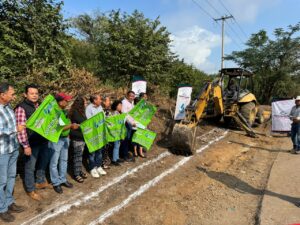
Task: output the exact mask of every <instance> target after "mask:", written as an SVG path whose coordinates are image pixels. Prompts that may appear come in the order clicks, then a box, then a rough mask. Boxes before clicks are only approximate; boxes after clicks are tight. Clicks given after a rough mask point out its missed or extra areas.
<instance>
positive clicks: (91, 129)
mask: <svg viewBox="0 0 300 225" xmlns="http://www.w3.org/2000/svg"><path fill="white" fill-rule="evenodd" d="M80 128H81V130H82V133H83V137H84V140H85V143H86V145H87V147H88V149H89V152H90V153H92V152H95V151H97V150H99V149H101V148H102V147H103V146H105V145H106V144H107V140H106V132H105V131H106V126H105V116H104V113H103V112H101V113H98V114H96V115H95V116H93V117H91V118H89V119H88V120H86V121H84V122H83V123H81V124H80Z"/></svg>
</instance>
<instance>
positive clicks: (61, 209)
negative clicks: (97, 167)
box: [21, 151, 170, 225]
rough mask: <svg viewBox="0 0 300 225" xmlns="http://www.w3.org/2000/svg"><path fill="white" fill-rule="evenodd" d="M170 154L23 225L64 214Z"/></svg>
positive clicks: (33, 224)
mask: <svg viewBox="0 0 300 225" xmlns="http://www.w3.org/2000/svg"><path fill="white" fill-rule="evenodd" d="M168 155H170V153H169V152H167V151H165V152H163V153H161V154H160V155H158V156H157V157H156V158H154V159H151V160H149V161H147V162H144V163H143V164H141V165H139V166H137V167H135V168H133V169H130V170H127V171H126V172H125V173H124V174H122V175H121V176H119V177H116V178H114V179H113V180H112V181H111V182H109V183H108V184H106V185H104V186H101V187H100V188H99V189H98V190H96V191H94V192H91V193H89V194H88V195H85V196H83V197H82V198H81V199H79V200H77V201H75V202H72V203H69V204H65V205H62V206H59V207H56V208H55V209H52V210H51V213H48V211H49V210H47V213H46V212H45V213H41V214H39V215H38V216H36V217H34V218H32V219H30V220H28V221H26V222H23V223H22V224H21V225H26V224H30V225H38V224H43V223H44V222H45V221H47V220H48V219H51V218H53V217H56V216H58V215H60V214H62V213H64V212H67V211H68V210H70V209H71V208H72V207H76V206H80V205H81V204H83V203H86V202H87V201H89V200H90V199H92V198H93V197H96V196H98V195H99V194H100V193H101V192H103V191H105V190H106V189H107V188H109V187H111V186H112V185H114V184H116V183H119V182H120V181H122V180H123V179H125V178H126V177H127V176H130V175H132V174H134V173H136V172H137V171H139V170H141V169H143V168H144V167H146V166H148V165H150V164H152V163H155V162H157V161H159V160H161V159H162V158H164V157H166V156H168Z"/></svg>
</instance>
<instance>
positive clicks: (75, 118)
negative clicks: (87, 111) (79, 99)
mask: <svg viewBox="0 0 300 225" xmlns="http://www.w3.org/2000/svg"><path fill="white" fill-rule="evenodd" d="M70 119H71V122H72V123H77V124H81V123H82V122H83V121H85V120H86V116H85V115H82V114H81V113H79V112H78V111H76V110H75V111H74V112H73V115H72V116H71V118H70ZM70 139H71V140H74V141H84V139H83V135H82V132H81V129H80V127H79V128H78V129H77V130H71V132H70Z"/></svg>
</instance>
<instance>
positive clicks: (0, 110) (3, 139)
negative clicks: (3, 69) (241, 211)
mask: <svg viewBox="0 0 300 225" xmlns="http://www.w3.org/2000/svg"><path fill="white" fill-rule="evenodd" d="M14 95H15V91H14V88H13V87H12V86H10V85H9V84H7V83H1V84H0V171H1V173H0V218H1V219H2V220H3V221H4V222H13V221H14V220H15V217H14V216H13V215H12V214H11V213H20V212H23V211H24V208H23V207H21V206H17V205H16V204H15V203H14V202H15V200H14V197H13V195H12V194H13V190H14V186H15V178H16V171H17V159H18V155H19V143H18V140H17V126H16V118H15V115H14V111H13V110H12V109H11V107H10V105H9V103H10V102H11V101H12V100H13V99H14ZM22 129H24V127H23V126H20V127H18V131H21V130H22Z"/></svg>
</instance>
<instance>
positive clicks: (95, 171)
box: [91, 168, 100, 178]
mask: <svg viewBox="0 0 300 225" xmlns="http://www.w3.org/2000/svg"><path fill="white" fill-rule="evenodd" d="M91 176H92V177H94V178H99V177H100V176H99V173H98V172H97V170H96V168H94V169H92V170H91Z"/></svg>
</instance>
